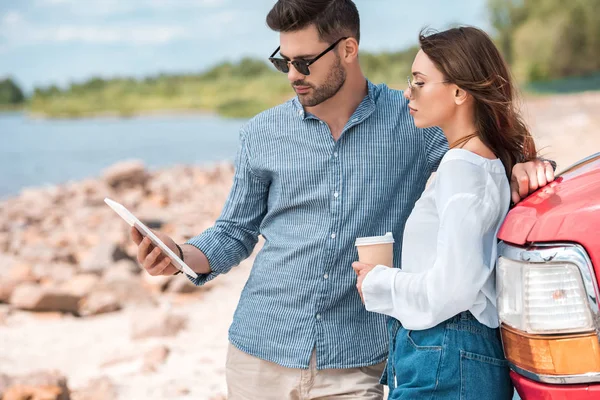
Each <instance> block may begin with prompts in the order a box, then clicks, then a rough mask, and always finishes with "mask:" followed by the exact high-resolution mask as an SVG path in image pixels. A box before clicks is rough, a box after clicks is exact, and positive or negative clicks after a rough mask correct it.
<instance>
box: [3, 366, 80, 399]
mask: <svg viewBox="0 0 600 400" xmlns="http://www.w3.org/2000/svg"><path fill="white" fill-rule="evenodd" d="M9 385H10V386H9V387H8V388H7V389H6V391H5V392H4V395H3V396H2V400H70V391H69V388H68V386H67V379H66V378H65V377H64V376H63V375H61V374H59V373H58V372H56V371H39V372H33V373H31V374H28V375H24V376H20V377H14V378H12V379H10V381H9ZM0 394H1V392H0Z"/></svg>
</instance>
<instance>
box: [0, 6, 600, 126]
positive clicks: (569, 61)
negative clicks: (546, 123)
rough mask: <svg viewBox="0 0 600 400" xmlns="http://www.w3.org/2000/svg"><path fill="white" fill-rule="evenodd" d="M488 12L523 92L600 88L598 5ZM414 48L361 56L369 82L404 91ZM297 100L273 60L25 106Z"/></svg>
mask: <svg viewBox="0 0 600 400" xmlns="http://www.w3.org/2000/svg"><path fill="white" fill-rule="evenodd" d="M488 10H489V16H490V20H491V23H492V26H493V28H494V30H495V34H494V38H495V40H496V42H497V44H498V46H499V47H500V49H501V51H502V53H503V54H504V56H505V57H506V59H507V60H508V62H509V63H510V64H511V67H512V69H513V73H514V75H515V76H516V78H517V80H518V82H519V83H520V84H521V85H522V86H523V87H524V88H525V89H526V90H529V91H533V92H540V93H544V92H548V93H551V92H572V91H582V90H600V11H599V10H600V0H569V1H561V0H488ZM415 38H416V33H415ZM417 51H418V48H416V47H412V48H410V49H407V50H404V51H399V52H389V53H379V54H370V53H361V55H360V62H361V65H362V67H363V70H364V72H365V75H366V76H367V77H368V78H369V79H370V80H371V81H373V82H376V83H379V82H386V83H387V84H388V85H390V86H392V87H397V88H404V86H405V85H406V76H407V75H408V74H409V73H410V67H411V63H412V60H413V58H414V56H415V54H416V52H417ZM292 95H293V92H292V90H291V89H290V86H289V82H288V81H287V78H286V77H285V76H284V75H283V74H281V73H279V72H277V71H275V70H274V68H273V67H272V66H271V65H269V64H268V62H266V61H265V60H262V59H252V58H245V59H243V60H241V61H239V62H236V63H231V62H225V63H221V64H219V65H216V66H214V67H213V68H211V69H209V70H207V71H205V72H203V73H199V74H185V75H176V74H160V75H157V76H153V77H148V78H145V79H133V78H113V79H102V78H92V79H90V80H87V81H85V82H82V83H72V84H71V85H70V86H68V87H67V88H64V89H61V88H58V87H56V86H49V87H44V88H41V87H38V88H35V90H34V92H33V94H32V96H31V98H30V99H29V101H28V108H29V109H30V110H31V111H32V112H35V113H41V114H45V115H47V116H54V117H83V116H90V115H98V114H102V113H114V114H118V115H122V116H129V115H133V114H138V113H144V112H152V111H157V110H174V111H176V110H200V111H207V112H214V113H217V114H220V115H223V116H229V117H248V116H252V115H254V114H256V113H258V112H260V111H261V110H264V109H266V108H268V107H271V106H273V105H275V104H278V103H280V102H282V101H284V100H286V99H288V98H290V97H291V96H292ZM24 100H25V99H24V96H23V93H22V92H21V90H20V89H19V88H18V87H17V86H16V85H15V84H14V82H12V81H11V80H10V79H6V80H4V81H0V106H3V105H15V104H22V103H23V101H24Z"/></svg>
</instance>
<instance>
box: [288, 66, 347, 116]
mask: <svg viewBox="0 0 600 400" xmlns="http://www.w3.org/2000/svg"><path fill="white" fill-rule="evenodd" d="M345 82H346V71H345V70H344V69H343V68H342V63H341V61H340V58H339V56H338V57H337V62H336V63H335V65H334V66H333V68H331V71H330V72H329V75H327V78H326V79H325V83H324V84H323V85H322V86H319V87H314V86H312V85H309V84H307V83H306V82H304V81H296V82H294V83H292V86H309V87H311V88H312V92H313V93H312V94H307V95H298V99H299V100H300V103H301V104H302V105H303V106H304V107H314V106H317V105H319V104H321V103H323V102H324V101H326V100H329V99H330V98H332V97H333V96H335V95H336V93H337V92H339V91H340V89H341V88H342V86H344V83H345Z"/></svg>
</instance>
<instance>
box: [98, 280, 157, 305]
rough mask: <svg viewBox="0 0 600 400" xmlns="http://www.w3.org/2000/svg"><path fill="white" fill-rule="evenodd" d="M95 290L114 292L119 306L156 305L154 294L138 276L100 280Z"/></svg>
mask: <svg viewBox="0 0 600 400" xmlns="http://www.w3.org/2000/svg"><path fill="white" fill-rule="evenodd" d="M96 290H98V291H106V292H110V293H112V294H114V295H115V296H116V298H117V300H118V302H119V304H121V306H129V305H131V306H135V307H139V306H146V307H148V306H150V307H155V306H156V305H157V301H156V298H155V296H154V295H153V294H152V293H151V292H150V291H149V290H148V289H146V288H145V287H144V285H143V284H142V282H141V280H140V279H139V278H135V279H131V280H127V281H126V280H118V281H111V282H102V283H101V284H99V285H98V287H97V288H96Z"/></svg>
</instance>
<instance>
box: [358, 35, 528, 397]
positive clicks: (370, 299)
mask: <svg viewBox="0 0 600 400" xmlns="http://www.w3.org/2000/svg"><path fill="white" fill-rule="evenodd" d="M419 42H420V46H421V50H420V51H419V53H418V54H417V56H416V58H415V61H414V63H413V66H412V75H413V81H412V82H411V80H410V78H409V82H408V90H407V91H406V92H405V94H404V95H405V97H406V98H407V99H408V100H409V103H408V108H409V111H410V113H411V115H413V118H414V122H415V125H416V126H417V127H419V128H427V127H432V126H439V127H441V128H442V129H443V131H444V134H445V135H446V137H447V139H448V143H449V144H450V150H449V151H448V152H447V153H446V154H445V156H444V157H443V159H442V161H441V163H440V166H439V168H438V171H437V173H436V175H435V177H434V179H433V181H432V183H431V184H430V186H429V187H428V188H427V189H426V190H425V192H424V193H423V195H422V197H421V198H420V199H419V201H417V203H416V204H415V207H414V209H413V211H412V213H411V215H410V217H409V218H408V220H407V222H406V226H405V232H404V240H403V247H402V269H401V270H399V269H393V268H388V267H386V266H381V265H378V266H374V265H366V264H361V263H354V264H353V267H354V269H355V271H356V272H357V274H358V283H357V286H358V289H359V291H360V292H361V296H362V297H363V299H364V303H365V306H366V308H367V309H368V310H369V311H374V312H378V313H382V314H386V315H389V316H391V317H393V319H391V320H390V330H391V334H392V336H391V341H390V355H389V359H388V374H387V382H388V385H389V386H390V398H391V399H409V398H410V399H430V398H435V399H453V400H454V399H483V398H485V399H510V398H511V397H512V392H513V389H512V385H511V382H510V379H509V374H508V367H507V362H506V360H505V358H504V356H503V351H502V345H501V342H500V335H499V330H498V316H497V310H496V291H495V274H494V265H495V260H496V243H497V242H496V234H497V232H498V229H499V227H500V224H501V223H502V221H503V219H504V217H505V215H506V213H507V211H508V208H509V204H510V187H509V180H508V176H509V174H510V171H511V169H512V167H513V166H514V165H515V163H517V162H522V161H524V160H532V159H534V158H535V156H536V151H535V146H534V143H533V140H532V138H531V135H530V133H529V132H528V130H527V128H526V127H525V125H524V123H523V121H522V119H521V116H520V115H519V114H518V112H517V111H516V104H515V90H514V88H513V85H512V82H511V77H510V73H509V70H508V68H507V66H506V63H505V62H504V60H503V59H502V56H501V55H500V53H499V51H498V49H497V48H496V47H495V46H494V44H493V42H492V41H491V40H490V38H489V37H488V36H487V34H486V33H485V32H483V31H481V30H479V29H476V28H470V27H468V28H467V27H465V28H456V29H450V30H447V31H444V32H440V33H435V34H432V35H429V36H424V35H423V34H421V35H420V38H419Z"/></svg>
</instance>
